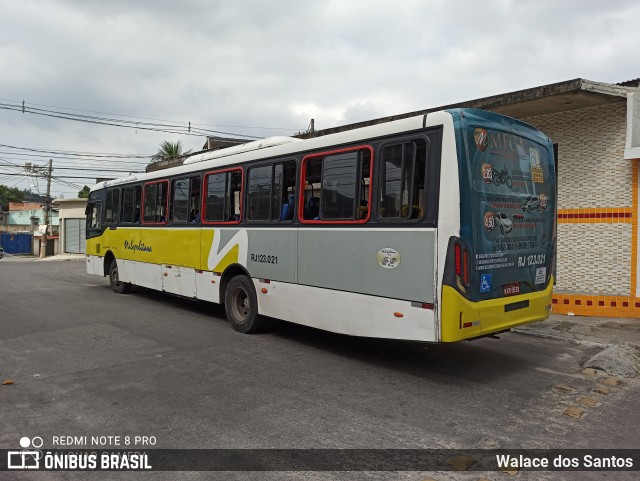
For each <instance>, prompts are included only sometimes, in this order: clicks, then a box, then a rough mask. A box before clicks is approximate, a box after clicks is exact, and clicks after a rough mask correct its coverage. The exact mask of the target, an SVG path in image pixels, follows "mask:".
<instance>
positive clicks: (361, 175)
mask: <svg viewBox="0 0 640 481" xmlns="http://www.w3.org/2000/svg"><path fill="white" fill-rule="evenodd" d="M303 162H304V165H303V170H304V179H303V185H304V188H305V190H304V194H305V195H304V199H305V203H304V207H303V208H302V219H303V220H307V221H308V220H319V221H342V222H349V221H354V222H358V223H362V222H366V221H367V219H368V218H369V214H370V206H369V194H370V192H369V191H370V181H371V150H370V149H369V148H360V149H353V150H350V151H346V152H336V153H329V154H328V155H322V154H318V155H317V156H316V155H314V156H311V157H307V158H305V159H304V160H303Z"/></svg>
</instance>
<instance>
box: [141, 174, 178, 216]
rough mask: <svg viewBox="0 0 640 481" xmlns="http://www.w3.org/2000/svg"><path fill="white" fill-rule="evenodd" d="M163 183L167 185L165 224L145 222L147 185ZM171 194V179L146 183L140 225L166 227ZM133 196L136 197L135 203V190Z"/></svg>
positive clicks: (143, 186)
mask: <svg viewBox="0 0 640 481" xmlns="http://www.w3.org/2000/svg"><path fill="white" fill-rule="evenodd" d="M163 182H164V183H166V184H167V203H166V205H165V206H164V212H165V216H164V217H165V220H164V222H145V220H144V213H145V207H144V206H145V203H144V201H145V197H146V189H145V187H146V186H147V185H151V184H161V183H163ZM170 194H171V193H170V192H169V179H164V180H154V181H151V182H144V183H143V184H142V201H141V202H142V205H141V206H140V224H143V225H165V224H166V223H167V221H168V220H169V195H170ZM133 196H134V202H135V190H134V194H133ZM134 210H135V207H134Z"/></svg>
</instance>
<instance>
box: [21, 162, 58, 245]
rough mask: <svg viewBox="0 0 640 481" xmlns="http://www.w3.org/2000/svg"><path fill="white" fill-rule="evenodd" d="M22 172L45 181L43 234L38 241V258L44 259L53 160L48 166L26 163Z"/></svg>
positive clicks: (47, 233) (47, 232)
mask: <svg viewBox="0 0 640 481" xmlns="http://www.w3.org/2000/svg"><path fill="white" fill-rule="evenodd" d="M24 170H26V171H27V172H29V173H31V174H36V175H38V174H40V175H42V176H44V177H45V178H46V179H47V196H46V198H45V199H44V232H43V234H42V240H41V241H40V257H41V258H44V257H46V255H47V237H48V235H49V211H50V210H51V202H50V200H51V177H52V174H53V160H52V159H49V165H48V166H46V165H45V166H42V167H40V166H36V165H33V164H31V162H27V163H25V164H24Z"/></svg>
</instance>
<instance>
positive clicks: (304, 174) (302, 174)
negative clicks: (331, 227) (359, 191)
mask: <svg viewBox="0 0 640 481" xmlns="http://www.w3.org/2000/svg"><path fill="white" fill-rule="evenodd" d="M363 149H368V150H369V153H370V154H371V156H370V159H369V196H368V199H367V202H368V203H369V210H368V212H367V217H366V218H364V219H357V220H355V219H354V220H348V219H345V220H322V219H318V220H313V219H305V218H304V204H305V202H304V194H305V183H306V177H307V160H308V159H314V158H317V157H325V156H327V155H334V154H341V153H344V152H353V151H355V150H363ZM372 183H373V147H371V146H370V145H358V146H356V147H348V148H345V149H337V150H328V151H326V152H319V153H317V154H309V155H305V156H304V157H303V158H302V166H301V168H300V193H299V194H298V220H299V221H300V223H301V224H365V223H367V222H368V221H369V219H370V218H371V211H372V206H371V196H372V192H373V190H372Z"/></svg>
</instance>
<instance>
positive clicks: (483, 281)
mask: <svg viewBox="0 0 640 481" xmlns="http://www.w3.org/2000/svg"><path fill="white" fill-rule="evenodd" d="M480 292H491V274H481V275H480Z"/></svg>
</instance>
